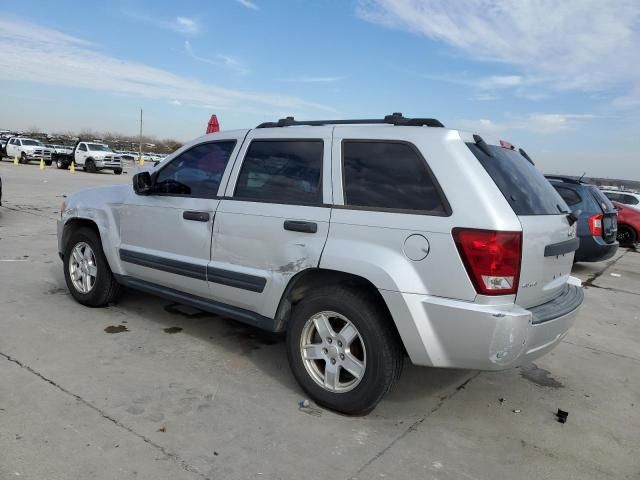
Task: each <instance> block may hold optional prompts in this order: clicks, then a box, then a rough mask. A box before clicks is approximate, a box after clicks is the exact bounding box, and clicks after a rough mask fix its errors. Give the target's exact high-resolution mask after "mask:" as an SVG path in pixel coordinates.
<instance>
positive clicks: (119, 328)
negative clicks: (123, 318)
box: [104, 325, 129, 333]
mask: <svg viewBox="0 0 640 480" xmlns="http://www.w3.org/2000/svg"><path fill="white" fill-rule="evenodd" d="M104 331H105V332H107V333H121V332H128V331H129V329H128V328H127V326H126V325H109V326H108V327H107V328H105V329H104Z"/></svg>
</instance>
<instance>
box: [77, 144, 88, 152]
mask: <svg viewBox="0 0 640 480" xmlns="http://www.w3.org/2000/svg"><path fill="white" fill-rule="evenodd" d="M78 150H80V151H81V152H86V151H87V146H86V145H85V144H84V143H81V144H80V146H79V147H78Z"/></svg>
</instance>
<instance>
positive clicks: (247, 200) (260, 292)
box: [208, 127, 332, 318]
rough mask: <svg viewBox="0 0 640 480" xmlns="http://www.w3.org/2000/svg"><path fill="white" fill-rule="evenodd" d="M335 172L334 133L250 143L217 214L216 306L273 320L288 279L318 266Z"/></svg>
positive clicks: (280, 135)
mask: <svg viewBox="0 0 640 480" xmlns="http://www.w3.org/2000/svg"><path fill="white" fill-rule="evenodd" d="M330 172H331V128H330V127H305V128H304V129H296V128H282V129H279V130H276V131H274V129H265V130H263V129H256V130H252V131H251V132H250V133H249V134H248V135H247V138H246V140H245V142H244V145H243V147H242V149H241V151H240V154H239V157H238V160H237V161H236V163H235V165H234V168H233V170H232V172H231V177H230V179H229V184H228V186H227V189H226V192H225V198H224V199H223V200H222V201H221V202H220V206H219V207H218V211H217V213H216V223H215V226H214V235H213V237H214V245H213V255H212V261H211V264H210V266H209V269H208V280H209V286H210V289H211V295H212V297H213V298H214V299H215V300H217V301H220V302H223V303H227V304H230V305H233V306H236V307H240V308H243V309H247V310H251V311H253V312H256V313H259V314H261V315H264V316H266V317H270V318H273V316H274V315H275V312H276V309H277V306H278V302H279V301H280V298H281V296H282V293H283V291H284V289H285V288H286V286H287V284H288V282H289V281H290V279H291V278H292V277H293V276H294V275H295V274H296V273H298V272H301V271H303V270H305V269H308V268H316V267H317V266H318V263H319V261H320V256H321V254H322V249H323V247H324V244H325V242H326V240H327V235H328V231H329V218H330V214H331V208H330V206H329V205H330V204H331V203H332V192H331V173H330Z"/></svg>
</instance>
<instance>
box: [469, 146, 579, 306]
mask: <svg viewBox="0 0 640 480" xmlns="http://www.w3.org/2000/svg"><path fill="white" fill-rule="evenodd" d="M467 145H468V147H469V148H470V149H471V151H472V152H473V153H474V155H475V156H476V158H477V159H478V160H479V161H480V163H481V164H482V166H483V167H484V168H485V170H486V171H487V173H488V174H489V176H491V178H492V179H493V181H494V182H495V183H496V185H497V186H498V188H499V189H500V191H501V192H502V194H503V195H504V197H505V199H506V200H507V202H508V203H509V205H511V208H512V209H513V211H514V212H515V214H516V215H517V216H518V219H519V220H520V224H521V225H522V261H521V268H520V281H519V287H518V293H517V296H516V303H518V304H519V305H521V306H523V307H525V308H526V307H533V306H536V305H540V304H542V303H545V302H548V301H550V300H552V299H553V298H555V297H556V296H558V295H559V294H560V293H561V292H562V291H563V289H564V288H565V285H566V283H567V280H568V278H569V275H570V273H571V267H572V266H573V256H574V252H575V250H576V249H577V247H578V241H577V239H576V224H575V223H574V224H573V225H569V220H568V217H567V213H569V207H568V206H567V204H566V203H565V201H564V200H563V199H562V197H561V196H560V195H559V194H558V192H556V190H555V189H554V188H553V186H552V185H551V184H550V183H549V182H548V181H547V179H546V178H544V176H543V175H542V173H541V172H540V171H538V169H537V168H536V167H535V166H534V165H532V164H531V163H530V162H528V161H527V160H526V159H525V158H524V157H523V156H522V155H520V154H519V153H518V152H516V151H515V150H512V149H508V148H502V147H499V146H496V145H488V148H489V152H490V153H491V156H489V155H487V154H485V153H484V152H483V151H482V150H481V149H480V148H479V147H478V146H477V145H476V144H475V143H468V144H467Z"/></svg>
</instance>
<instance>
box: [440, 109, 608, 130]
mask: <svg viewBox="0 0 640 480" xmlns="http://www.w3.org/2000/svg"><path fill="white" fill-rule="evenodd" d="M593 118H596V117H595V115H590V114H576V113H531V114H529V115H527V116H525V117H516V118H511V119H507V120H505V121H503V122H494V121H492V120H489V119H486V118H481V119H478V120H458V121H456V122H453V123H452V126H454V127H457V128H460V129H462V130H469V131H473V132H478V133H484V134H489V135H498V134H502V133H506V132H508V131H513V130H525V131H530V132H534V133H540V134H554V133H559V132H562V131H566V130H575V129H577V128H579V127H580V125H581V124H582V123H584V122H586V121H589V120H592V119H593Z"/></svg>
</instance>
